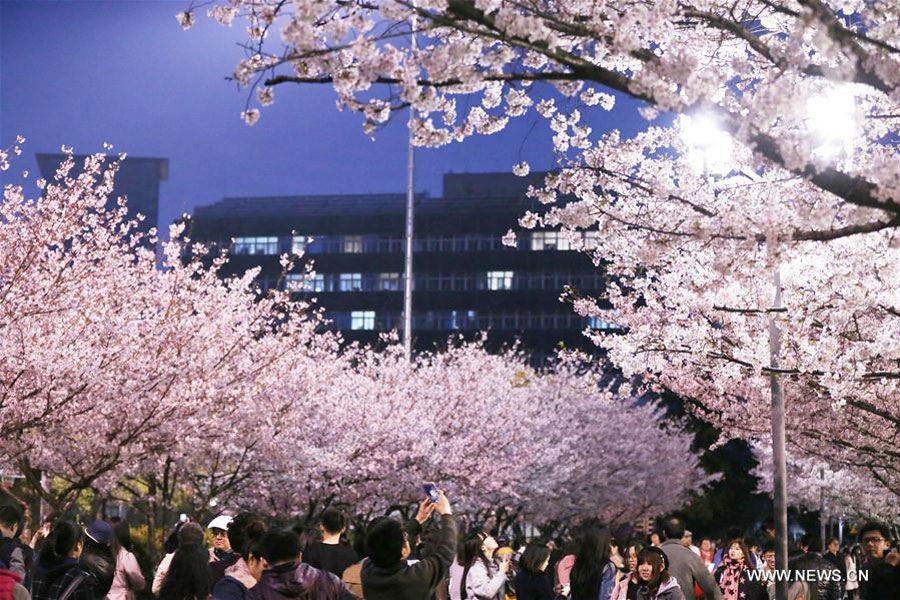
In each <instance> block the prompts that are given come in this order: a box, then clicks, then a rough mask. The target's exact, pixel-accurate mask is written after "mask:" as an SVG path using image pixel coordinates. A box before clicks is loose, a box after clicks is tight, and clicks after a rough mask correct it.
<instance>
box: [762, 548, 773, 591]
mask: <svg viewBox="0 0 900 600" xmlns="http://www.w3.org/2000/svg"><path fill="white" fill-rule="evenodd" d="M762 561H763V566H762V580H763V582H764V583H763V587H764V589H765V591H766V595H767V596H768V597H769V600H774V598H775V540H769V539H767V540H765V541H764V542H763V545H762Z"/></svg>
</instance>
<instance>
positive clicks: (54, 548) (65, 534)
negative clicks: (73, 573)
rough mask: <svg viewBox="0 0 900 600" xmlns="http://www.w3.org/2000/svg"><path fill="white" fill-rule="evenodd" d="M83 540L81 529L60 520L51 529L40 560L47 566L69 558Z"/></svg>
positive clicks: (42, 547) (70, 522) (39, 556)
mask: <svg viewBox="0 0 900 600" xmlns="http://www.w3.org/2000/svg"><path fill="white" fill-rule="evenodd" d="M83 539H84V532H82V531H81V527H79V526H78V525H76V524H75V523H73V522H72V521H64V520H59V521H57V522H55V523H54V524H53V526H52V527H51V528H50V533H49V534H48V535H47V539H46V540H44V545H43V546H41V551H40V553H39V554H38V558H39V559H40V561H41V562H42V563H43V564H45V565H46V564H48V563H55V562H58V561H60V560H63V559H64V558H68V556H69V554H71V553H72V550H74V549H75V546H77V545H78V543H79V542H81V541H82V540H83Z"/></svg>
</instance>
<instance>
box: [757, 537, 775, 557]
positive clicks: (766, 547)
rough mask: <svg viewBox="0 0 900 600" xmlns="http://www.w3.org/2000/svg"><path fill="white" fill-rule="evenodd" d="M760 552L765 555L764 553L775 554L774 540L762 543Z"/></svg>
mask: <svg viewBox="0 0 900 600" xmlns="http://www.w3.org/2000/svg"><path fill="white" fill-rule="evenodd" d="M760 551H761V552H762V553H763V554H765V553H766V552H775V540H766V541H764V542H763V545H762V548H760Z"/></svg>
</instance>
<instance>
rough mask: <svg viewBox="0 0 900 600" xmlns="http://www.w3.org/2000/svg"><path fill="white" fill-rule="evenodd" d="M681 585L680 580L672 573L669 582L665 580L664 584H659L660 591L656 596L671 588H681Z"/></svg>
mask: <svg viewBox="0 0 900 600" xmlns="http://www.w3.org/2000/svg"><path fill="white" fill-rule="evenodd" d="M680 587H681V586H679V585H678V580H677V579H675V578H674V577H672V576H671V575H670V576H669V580H668V581H667V582H665V583H664V584H662V585H661V586H659V591H658V592H656V597H657V598H659V597H660V596H661V595H662V594H664V593H665V592H668V591H669V590H673V589H675V588H680Z"/></svg>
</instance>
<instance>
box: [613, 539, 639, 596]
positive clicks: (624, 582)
mask: <svg viewBox="0 0 900 600" xmlns="http://www.w3.org/2000/svg"><path fill="white" fill-rule="evenodd" d="M643 549H644V545H643V544H642V543H640V542H638V541H633V542H631V543H630V544H628V546H626V547H625V569H626V572H625V575H624V577H620V578H619V579H618V581H617V582H616V587H615V588H613V592H612V600H637V596H638V588H639V587H640V583H641V582H640V578H639V577H638V572H637V565H638V555H639V554H640V553H641V550H643Z"/></svg>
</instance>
